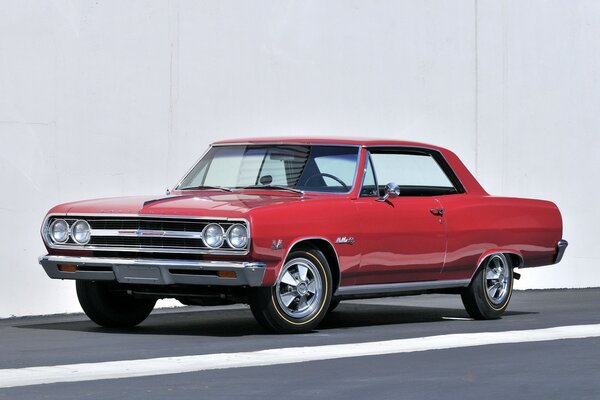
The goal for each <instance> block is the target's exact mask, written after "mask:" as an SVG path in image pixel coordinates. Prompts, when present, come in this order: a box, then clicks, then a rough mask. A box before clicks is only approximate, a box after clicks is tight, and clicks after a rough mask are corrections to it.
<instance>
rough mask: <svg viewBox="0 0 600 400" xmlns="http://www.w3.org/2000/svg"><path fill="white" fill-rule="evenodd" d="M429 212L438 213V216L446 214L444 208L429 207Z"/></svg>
mask: <svg viewBox="0 0 600 400" xmlns="http://www.w3.org/2000/svg"><path fill="white" fill-rule="evenodd" d="M429 212H431V213H432V214H433V215H436V216H438V217H442V216H444V209H443V208H431V209H429Z"/></svg>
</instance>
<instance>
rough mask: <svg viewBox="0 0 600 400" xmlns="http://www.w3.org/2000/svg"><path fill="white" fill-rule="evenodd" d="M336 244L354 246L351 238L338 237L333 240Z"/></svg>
mask: <svg viewBox="0 0 600 400" xmlns="http://www.w3.org/2000/svg"><path fill="white" fill-rule="evenodd" d="M335 242H336V243H338V244H354V238H353V237H352V236H340V237H338V238H337V239H335Z"/></svg>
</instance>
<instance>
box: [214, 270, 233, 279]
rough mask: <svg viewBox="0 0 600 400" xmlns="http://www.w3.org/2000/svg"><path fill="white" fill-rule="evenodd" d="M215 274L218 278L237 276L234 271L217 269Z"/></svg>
mask: <svg viewBox="0 0 600 400" xmlns="http://www.w3.org/2000/svg"><path fill="white" fill-rule="evenodd" d="M217 276H218V277H219V278H229V279H235V278H237V274H236V273H235V271H217Z"/></svg>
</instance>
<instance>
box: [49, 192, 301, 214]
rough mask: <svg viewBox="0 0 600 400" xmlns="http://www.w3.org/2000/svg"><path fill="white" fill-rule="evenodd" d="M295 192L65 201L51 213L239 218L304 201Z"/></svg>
mask: <svg viewBox="0 0 600 400" xmlns="http://www.w3.org/2000/svg"><path fill="white" fill-rule="evenodd" d="M305 200H307V198H306V197H304V198H302V197H300V196H298V195H296V194H294V193H290V194H287V193H285V194H279V193H273V194H271V193H269V194H263V193H261V194H255V193H218V194H217V193H191V194H176V195H170V196H162V197H161V196H158V197H157V196H136V197H116V198H106V199H95V200H85V201H79V202H74V203H66V204H63V205H61V206H58V207H55V208H54V209H53V210H51V212H54V213H66V214H69V215H76V214H134V215H178V216H187V215H189V216H203V217H240V216H243V215H245V214H247V213H248V212H249V211H250V210H252V209H255V208H259V207H265V206H276V205H283V204H289V203H291V202H298V201H305Z"/></svg>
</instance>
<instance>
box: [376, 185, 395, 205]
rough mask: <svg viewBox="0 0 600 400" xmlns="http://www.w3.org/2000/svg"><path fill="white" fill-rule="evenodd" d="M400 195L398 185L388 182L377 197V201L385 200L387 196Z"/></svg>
mask: <svg viewBox="0 0 600 400" xmlns="http://www.w3.org/2000/svg"><path fill="white" fill-rule="evenodd" d="M398 196H400V186H398V185H397V184H396V183H394V182H390V183H388V184H387V185H385V189H384V192H383V196H382V197H380V198H378V199H377V201H386V200H387V199H388V198H390V197H391V198H394V197H398Z"/></svg>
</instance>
